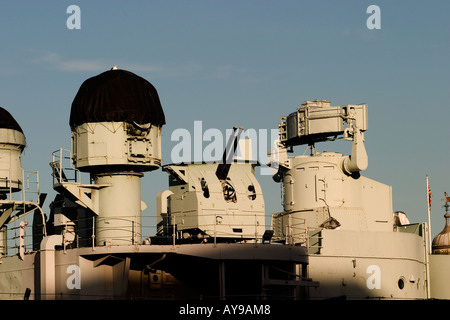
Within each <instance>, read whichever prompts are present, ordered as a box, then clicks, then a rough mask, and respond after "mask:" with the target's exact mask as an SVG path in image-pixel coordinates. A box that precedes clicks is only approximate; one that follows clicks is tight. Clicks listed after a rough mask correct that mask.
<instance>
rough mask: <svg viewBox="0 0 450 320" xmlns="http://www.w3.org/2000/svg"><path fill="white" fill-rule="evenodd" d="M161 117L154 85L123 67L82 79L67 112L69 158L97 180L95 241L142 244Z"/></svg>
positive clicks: (157, 158)
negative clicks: (144, 183) (145, 194)
mask: <svg viewBox="0 0 450 320" xmlns="http://www.w3.org/2000/svg"><path fill="white" fill-rule="evenodd" d="M164 124H165V117H164V113H163V110H162V107H161V103H160V100H159V97H158V93H157V91H156V89H155V88H154V87H153V85H152V84H150V83H149V82H148V81H147V80H145V79H143V78H141V77H139V76H137V75H135V74H133V73H131V72H128V71H125V70H114V69H113V70H110V71H106V72H104V73H101V74H99V75H97V76H95V77H92V78H90V79H88V80H86V81H85V82H84V83H83V84H82V85H81V87H80V89H79V91H78V93H77V95H76V97H75V99H74V101H73V103H72V109H71V114H70V127H71V130H72V160H73V162H74V164H75V166H76V168H77V169H79V170H80V171H83V172H89V173H90V174H91V177H92V179H93V180H94V181H95V187H94V188H93V189H92V194H91V198H92V202H93V203H94V205H95V206H96V207H97V208H98V212H97V213H98V216H97V217H96V223H95V230H96V231H95V234H96V244H97V245H105V244H111V245H123V244H132V243H136V242H140V240H141V239H140V229H141V185H140V179H141V177H142V176H143V172H146V171H151V170H155V169H158V168H159V167H160V165H161V128H162V126H163V125H164Z"/></svg>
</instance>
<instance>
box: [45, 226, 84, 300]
mask: <svg viewBox="0 0 450 320" xmlns="http://www.w3.org/2000/svg"><path fill="white" fill-rule="evenodd" d="M66 231H67V230H64V231H63V234H58V235H51V236H47V237H44V239H43V240H42V242H41V247H40V249H41V250H40V260H41V264H40V276H41V299H42V300H54V299H55V294H56V288H55V278H56V272H55V270H56V268H55V267H56V266H55V247H56V246H64V247H65V246H66V245H68V244H70V243H72V242H73V241H74V240H75V233H73V232H71V230H68V231H67V232H66Z"/></svg>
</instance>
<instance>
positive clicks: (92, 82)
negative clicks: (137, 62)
mask: <svg viewBox="0 0 450 320" xmlns="http://www.w3.org/2000/svg"><path fill="white" fill-rule="evenodd" d="M104 121H113V122H123V121H126V122H136V123H138V124H146V123H151V124H153V125H158V126H162V125H163V124H165V117H164V112H163V109H162V106H161V102H160V100H159V96H158V93H157V91H156V89H155V87H154V86H153V85H152V84H151V83H150V82H148V81H147V80H145V79H144V78H141V77H139V76H137V75H136V74H134V73H132V72H129V71H126V70H109V71H106V72H103V73H101V74H99V75H97V76H94V77H92V78H89V79H87V80H86V81H84V82H83V84H82V85H81V87H80V89H79V90H78V93H77V95H76V96H75V99H74V100H73V102H72V109H71V112H70V120H69V123H70V126H71V128H74V127H76V126H78V125H80V124H83V123H86V122H104Z"/></svg>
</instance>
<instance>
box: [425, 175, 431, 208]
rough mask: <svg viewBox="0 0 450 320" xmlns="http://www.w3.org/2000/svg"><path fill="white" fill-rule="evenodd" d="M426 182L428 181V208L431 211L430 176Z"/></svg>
mask: <svg viewBox="0 0 450 320" xmlns="http://www.w3.org/2000/svg"><path fill="white" fill-rule="evenodd" d="M426 182H427V208H428V211H430V209H431V188H430V184H429V183H428V176H427V177H426Z"/></svg>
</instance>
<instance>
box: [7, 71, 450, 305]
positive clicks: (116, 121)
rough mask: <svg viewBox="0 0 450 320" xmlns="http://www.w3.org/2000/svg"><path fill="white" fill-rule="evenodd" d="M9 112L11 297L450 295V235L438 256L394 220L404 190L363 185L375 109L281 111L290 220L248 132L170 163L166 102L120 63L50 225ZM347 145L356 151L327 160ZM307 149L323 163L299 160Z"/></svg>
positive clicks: (56, 171)
mask: <svg viewBox="0 0 450 320" xmlns="http://www.w3.org/2000/svg"><path fill="white" fill-rule="evenodd" d="M5 112H6V111H5ZM5 114H6V116H7V117H6V116H5V117H4V118H8V119H9V120H8V121H6V122H5V124H1V123H0V144H1V148H0V157H1V162H0V192H1V195H2V199H1V200H0V213H1V215H0V247H1V251H0V255H1V257H0V298H1V299H36V300H47V299H229V298H252V299H255V298H257V299H284V300H286V299H288V300H297V299H328V298H345V299H430V298H439V299H448V298H449V297H450V290H448V289H447V288H448V284H450V280H449V279H447V278H446V276H445V272H444V271H443V270H445V269H446V266H447V265H449V264H450V260H449V259H448V257H449V256H448V255H446V254H447V252H448V251H447V250H446V248H450V245H449V243H448V241H447V243H444V242H445V240H446V239H447V240H448V226H446V227H445V228H444V230H443V231H442V232H441V234H440V235H439V237H437V238H436V239H435V241H434V242H433V248H435V249H436V250H434V251H433V252H431V249H430V248H431V244H430V243H429V240H428V239H429V234H428V232H429V231H428V227H427V224H426V223H417V224H411V223H409V221H408V219H407V218H406V215H405V214H404V213H402V212H395V213H394V212H393V210H392V192H391V187H390V186H388V185H385V184H382V183H380V182H377V181H374V180H372V179H369V178H366V177H364V176H362V175H361V172H363V171H364V170H365V169H366V168H367V166H368V156H367V153H366V150H365V146H364V132H365V131H366V130H367V129H368V121H367V118H368V107H367V105H366V104H361V105H344V106H331V103H330V102H329V101H326V100H315V101H306V102H304V103H303V104H302V105H301V107H299V108H298V109H297V110H296V111H295V112H293V113H291V114H289V115H287V116H284V117H281V121H280V123H279V139H278V141H277V143H276V148H275V149H274V150H272V151H271V153H270V156H271V163H270V166H271V167H272V168H273V169H274V170H275V173H274V176H273V179H274V180H275V182H277V183H280V184H281V186H282V194H283V211H282V212H277V213H270V212H266V208H265V204H264V196H263V193H262V189H261V187H260V185H259V183H258V180H257V177H256V175H255V166H257V165H258V164H257V163H255V162H253V161H250V160H249V159H248V158H247V157H246V155H244V157H243V159H240V160H238V159H236V158H235V157H234V153H235V150H236V148H237V146H238V143H239V142H240V141H239V135H240V132H241V130H242V128H236V127H235V128H234V131H233V133H234V135H233V136H232V137H231V138H230V141H229V143H228V146H227V148H226V149H225V151H224V155H223V158H222V161H219V163H176V164H167V165H162V162H163V159H162V156H161V147H162V146H161V134H162V127H163V125H165V118H164V113H163V111H162V107H161V104H160V102H159V98H158V94H157V92H156V89H155V88H154V87H153V86H152V85H151V84H150V83H149V82H147V81H146V80H144V79H142V78H140V77H138V76H136V75H135V74H132V73H130V72H127V71H124V70H119V69H116V68H113V70H109V71H106V72H104V73H102V74H100V75H98V76H96V77H93V78H90V79H88V80H87V81H86V82H85V83H83V85H82V86H81V87H80V90H79V92H78V94H77V96H76V97H75V99H74V102H73V104H72V110H71V116H70V127H71V131H72V141H71V146H72V149H71V150H64V149H60V150H58V151H55V153H54V154H53V158H52V161H51V163H50V165H51V167H52V172H53V187H54V190H55V191H56V192H57V195H56V197H55V199H54V200H53V201H52V202H51V205H50V213H49V214H48V216H47V215H46V214H45V213H44V212H43V210H42V207H43V205H44V202H45V200H46V194H44V193H40V191H39V187H38V185H39V175H38V173H37V172H32V171H25V170H23V169H22V167H21V153H22V150H23V148H24V147H25V145H26V140H25V136H24V134H23V132H22V130H21V129H20V126H18V124H17V123H15V121H14V119H13V118H12V116H11V115H10V114H9V113H7V112H6V113H5ZM11 124H12V125H11ZM340 138H343V139H344V140H347V141H349V143H351V144H352V151H351V154H350V155H347V156H346V155H343V154H341V153H337V152H316V150H315V145H316V144H317V143H322V142H325V141H332V140H336V139H340ZM245 142H246V143H249V141H245ZM299 145H306V146H308V149H310V154H308V155H297V156H294V155H290V154H291V153H293V149H294V147H296V146H299ZM230 151H231V152H230ZM161 167H162V170H163V171H164V172H166V173H167V174H168V179H169V189H168V190H161V192H160V193H159V194H158V196H157V199H155V205H156V208H157V218H156V222H157V226H155V230H154V236H149V237H143V236H142V234H143V232H142V228H143V226H142V225H143V222H142V217H141V213H142V211H143V210H144V209H145V204H144V203H143V202H142V201H141V179H143V178H144V174H145V173H148V172H151V171H154V170H158V169H159V168H161ZM82 174H84V175H88V176H89V179H88V180H89V181H88V182H82V179H81V176H82ZM150 175H151V173H150ZM30 186H32V187H30ZM33 187H35V188H33ZM269 215H270V216H271V225H270V226H267V225H266V224H265V218H266V217H268V216H269ZM29 217H32V223H29V222H28V220H27V219H28V218H29ZM446 218H448V216H446ZM30 228H31V229H32V244H31V247H30V245H29V243H27V240H26V239H27V236H28V235H29V234H27V230H29V229H30ZM446 245H449V246H448V247H446ZM8 248H9V249H8ZM11 248H13V249H12V250H11Z"/></svg>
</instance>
